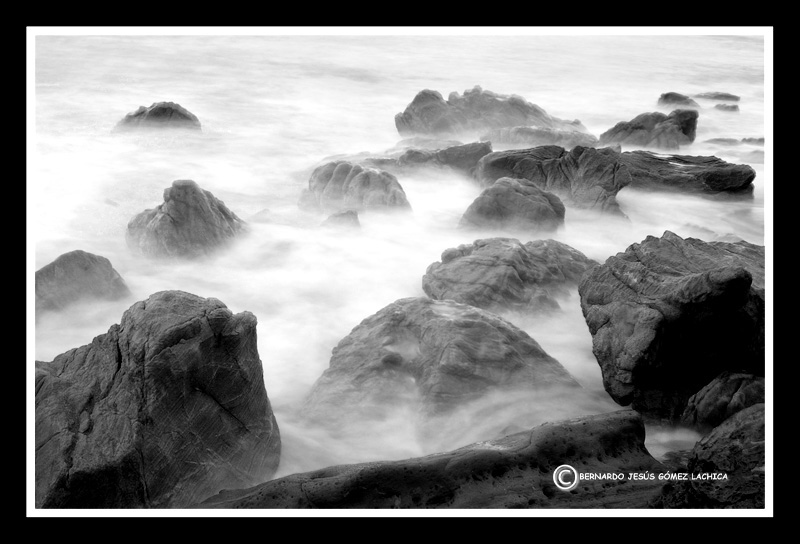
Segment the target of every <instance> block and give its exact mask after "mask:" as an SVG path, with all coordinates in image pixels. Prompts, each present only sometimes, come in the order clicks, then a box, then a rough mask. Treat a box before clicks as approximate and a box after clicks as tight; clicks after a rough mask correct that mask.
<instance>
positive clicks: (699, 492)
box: [653, 404, 766, 509]
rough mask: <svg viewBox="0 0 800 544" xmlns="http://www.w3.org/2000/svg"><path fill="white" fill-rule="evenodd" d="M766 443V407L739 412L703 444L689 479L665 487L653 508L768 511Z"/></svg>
mask: <svg viewBox="0 0 800 544" xmlns="http://www.w3.org/2000/svg"><path fill="white" fill-rule="evenodd" d="M765 438H766V436H765V425H764V404H754V405H752V406H749V407H747V408H745V409H743V410H741V411H739V412H737V413H736V414H734V415H733V416H731V417H729V418H728V419H726V420H725V421H724V422H722V423H721V424H720V425H719V426H717V427H715V428H714V430H712V431H711V432H710V433H708V434H707V435H706V436H704V437H703V438H702V439H700V441H698V442H697V444H696V445H695V447H694V448H693V449H692V453H691V454H690V457H689V461H688V472H689V479H688V480H685V481H679V482H674V483H670V484H668V485H666V486H664V489H663V492H662V494H661V496H659V497H658V498H657V499H656V500H655V501H654V503H653V506H654V507H656V508H713V509H727V508H764V506H765V494H766V487H765V485H766V473H765V462H766V455H765ZM704 475H705V476H706V477H705V478H704V477H703V476H704ZM708 475H716V476H718V477H719V479H710V478H708ZM723 475H724V476H725V477H724V478H722V476H723Z"/></svg>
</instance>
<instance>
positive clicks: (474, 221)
mask: <svg viewBox="0 0 800 544" xmlns="http://www.w3.org/2000/svg"><path fill="white" fill-rule="evenodd" d="M564 214H565V208H564V203H563V202H561V199H560V198H558V197H557V196H556V195H554V194H553V193H549V192H547V191H544V190H542V189H539V188H538V187H536V186H535V185H533V184H531V183H529V182H528V181H527V180H519V179H513V178H500V179H498V180H497V181H495V182H494V184H492V185H491V186H490V187H487V188H486V189H484V190H483V192H481V194H480V195H478V197H477V198H476V199H475V200H474V201H473V202H472V204H470V205H469V207H468V208H467V210H466V211H465V212H464V215H463V216H461V221H460V222H459V226H460V227H466V228H480V229H490V230H508V229H510V230H521V231H531V232H554V231H556V230H558V229H559V228H560V227H562V226H563V225H564Z"/></svg>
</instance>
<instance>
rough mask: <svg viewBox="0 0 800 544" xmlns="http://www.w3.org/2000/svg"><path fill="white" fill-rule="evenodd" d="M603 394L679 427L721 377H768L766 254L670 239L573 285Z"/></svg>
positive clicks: (640, 247) (614, 260) (667, 235)
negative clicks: (695, 400) (693, 402)
mask: <svg viewBox="0 0 800 544" xmlns="http://www.w3.org/2000/svg"><path fill="white" fill-rule="evenodd" d="M578 292H579V294H580V297H581V309H582V311H583V315H584V317H585V319H586V323H587V325H588V326H589V331H590V333H591V334H592V351H593V352H594V355H595V357H596V358H597V361H598V363H599V364H600V369H601V371H602V375H603V384H604V386H605V389H606V391H608V393H609V394H610V395H611V397H612V398H613V399H614V400H615V401H616V402H617V403H619V404H621V405H623V406H626V405H629V404H630V405H632V407H633V408H634V409H635V410H637V411H639V412H641V413H642V414H643V415H644V416H648V417H653V418H655V419H660V420H664V421H668V422H672V423H677V422H678V420H679V419H680V417H681V415H682V414H683V412H684V409H685V408H686V406H687V403H688V400H689V398H690V397H691V396H692V395H694V394H695V393H697V392H698V391H700V389H702V388H703V387H705V386H706V385H707V384H709V382H711V381H712V380H713V379H714V378H716V377H717V376H718V375H720V373H722V372H724V371H730V372H742V373H749V374H755V375H757V376H764V366H765V359H764V357H765V341H764V338H765V337H764V323H765V306H764V246H758V245H754V244H751V243H748V242H745V241H739V242H735V243H729V242H704V241H702V240H698V239H696V238H686V239H683V238H681V237H680V236H678V235H676V234H674V233H672V232H670V231H666V232H664V234H663V236H661V237H660V238H656V237H654V236H648V237H647V238H646V239H645V240H644V241H642V242H641V243H636V244H633V245H631V246H630V247H628V249H627V250H625V252H624V253H618V254H617V255H615V256H613V257H609V258H608V259H607V260H606V262H605V263H604V264H602V265H600V266H597V267H594V268H592V269H590V270H589V271H588V272H587V273H586V274H585V275H584V276H583V278H582V280H581V283H580V285H579V286H578Z"/></svg>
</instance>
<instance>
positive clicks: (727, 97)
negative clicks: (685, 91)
mask: <svg viewBox="0 0 800 544" xmlns="http://www.w3.org/2000/svg"><path fill="white" fill-rule="evenodd" d="M694 96H695V98H707V99H709V100H724V101H726V102H738V101H739V97H738V96H736V95H735V94H730V93H719V92H711V93H700V94H696V95H694Z"/></svg>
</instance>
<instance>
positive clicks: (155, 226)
mask: <svg viewBox="0 0 800 544" xmlns="http://www.w3.org/2000/svg"><path fill="white" fill-rule="evenodd" d="M246 230H247V224H246V223H245V222H244V221H243V220H242V219H240V218H239V217H238V216H237V215H236V214H235V213H233V212H232V211H231V210H229V209H228V207H227V206H226V205H225V203H224V202H222V201H221V200H219V199H218V198H216V197H215V196H214V195H213V194H211V192H209V191H205V190H203V189H201V188H200V186H199V185H198V184H197V183H196V182H194V181H192V180H190V179H181V180H176V181H174V182H172V187H168V188H167V189H164V203H163V204H159V205H158V206H156V207H155V208H153V209H150V210H145V211H143V212H141V213H140V214H137V215H136V216H135V217H133V218H132V219H131V220H130V221H129V222H128V228H127V231H126V241H127V243H128V246H129V247H130V248H132V249H134V250H136V251H138V252H140V253H142V254H143V255H146V256H148V257H178V258H195V257H201V256H204V255H208V254H211V253H213V252H214V251H217V250H219V249H220V248H223V247H224V246H226V245H227V244H229V243H230V242H231V241H232V240H233V239H234V238H235V237H236V236H237V235H239V234H241V233H243V232H245V231H246Z"/></svg>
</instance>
